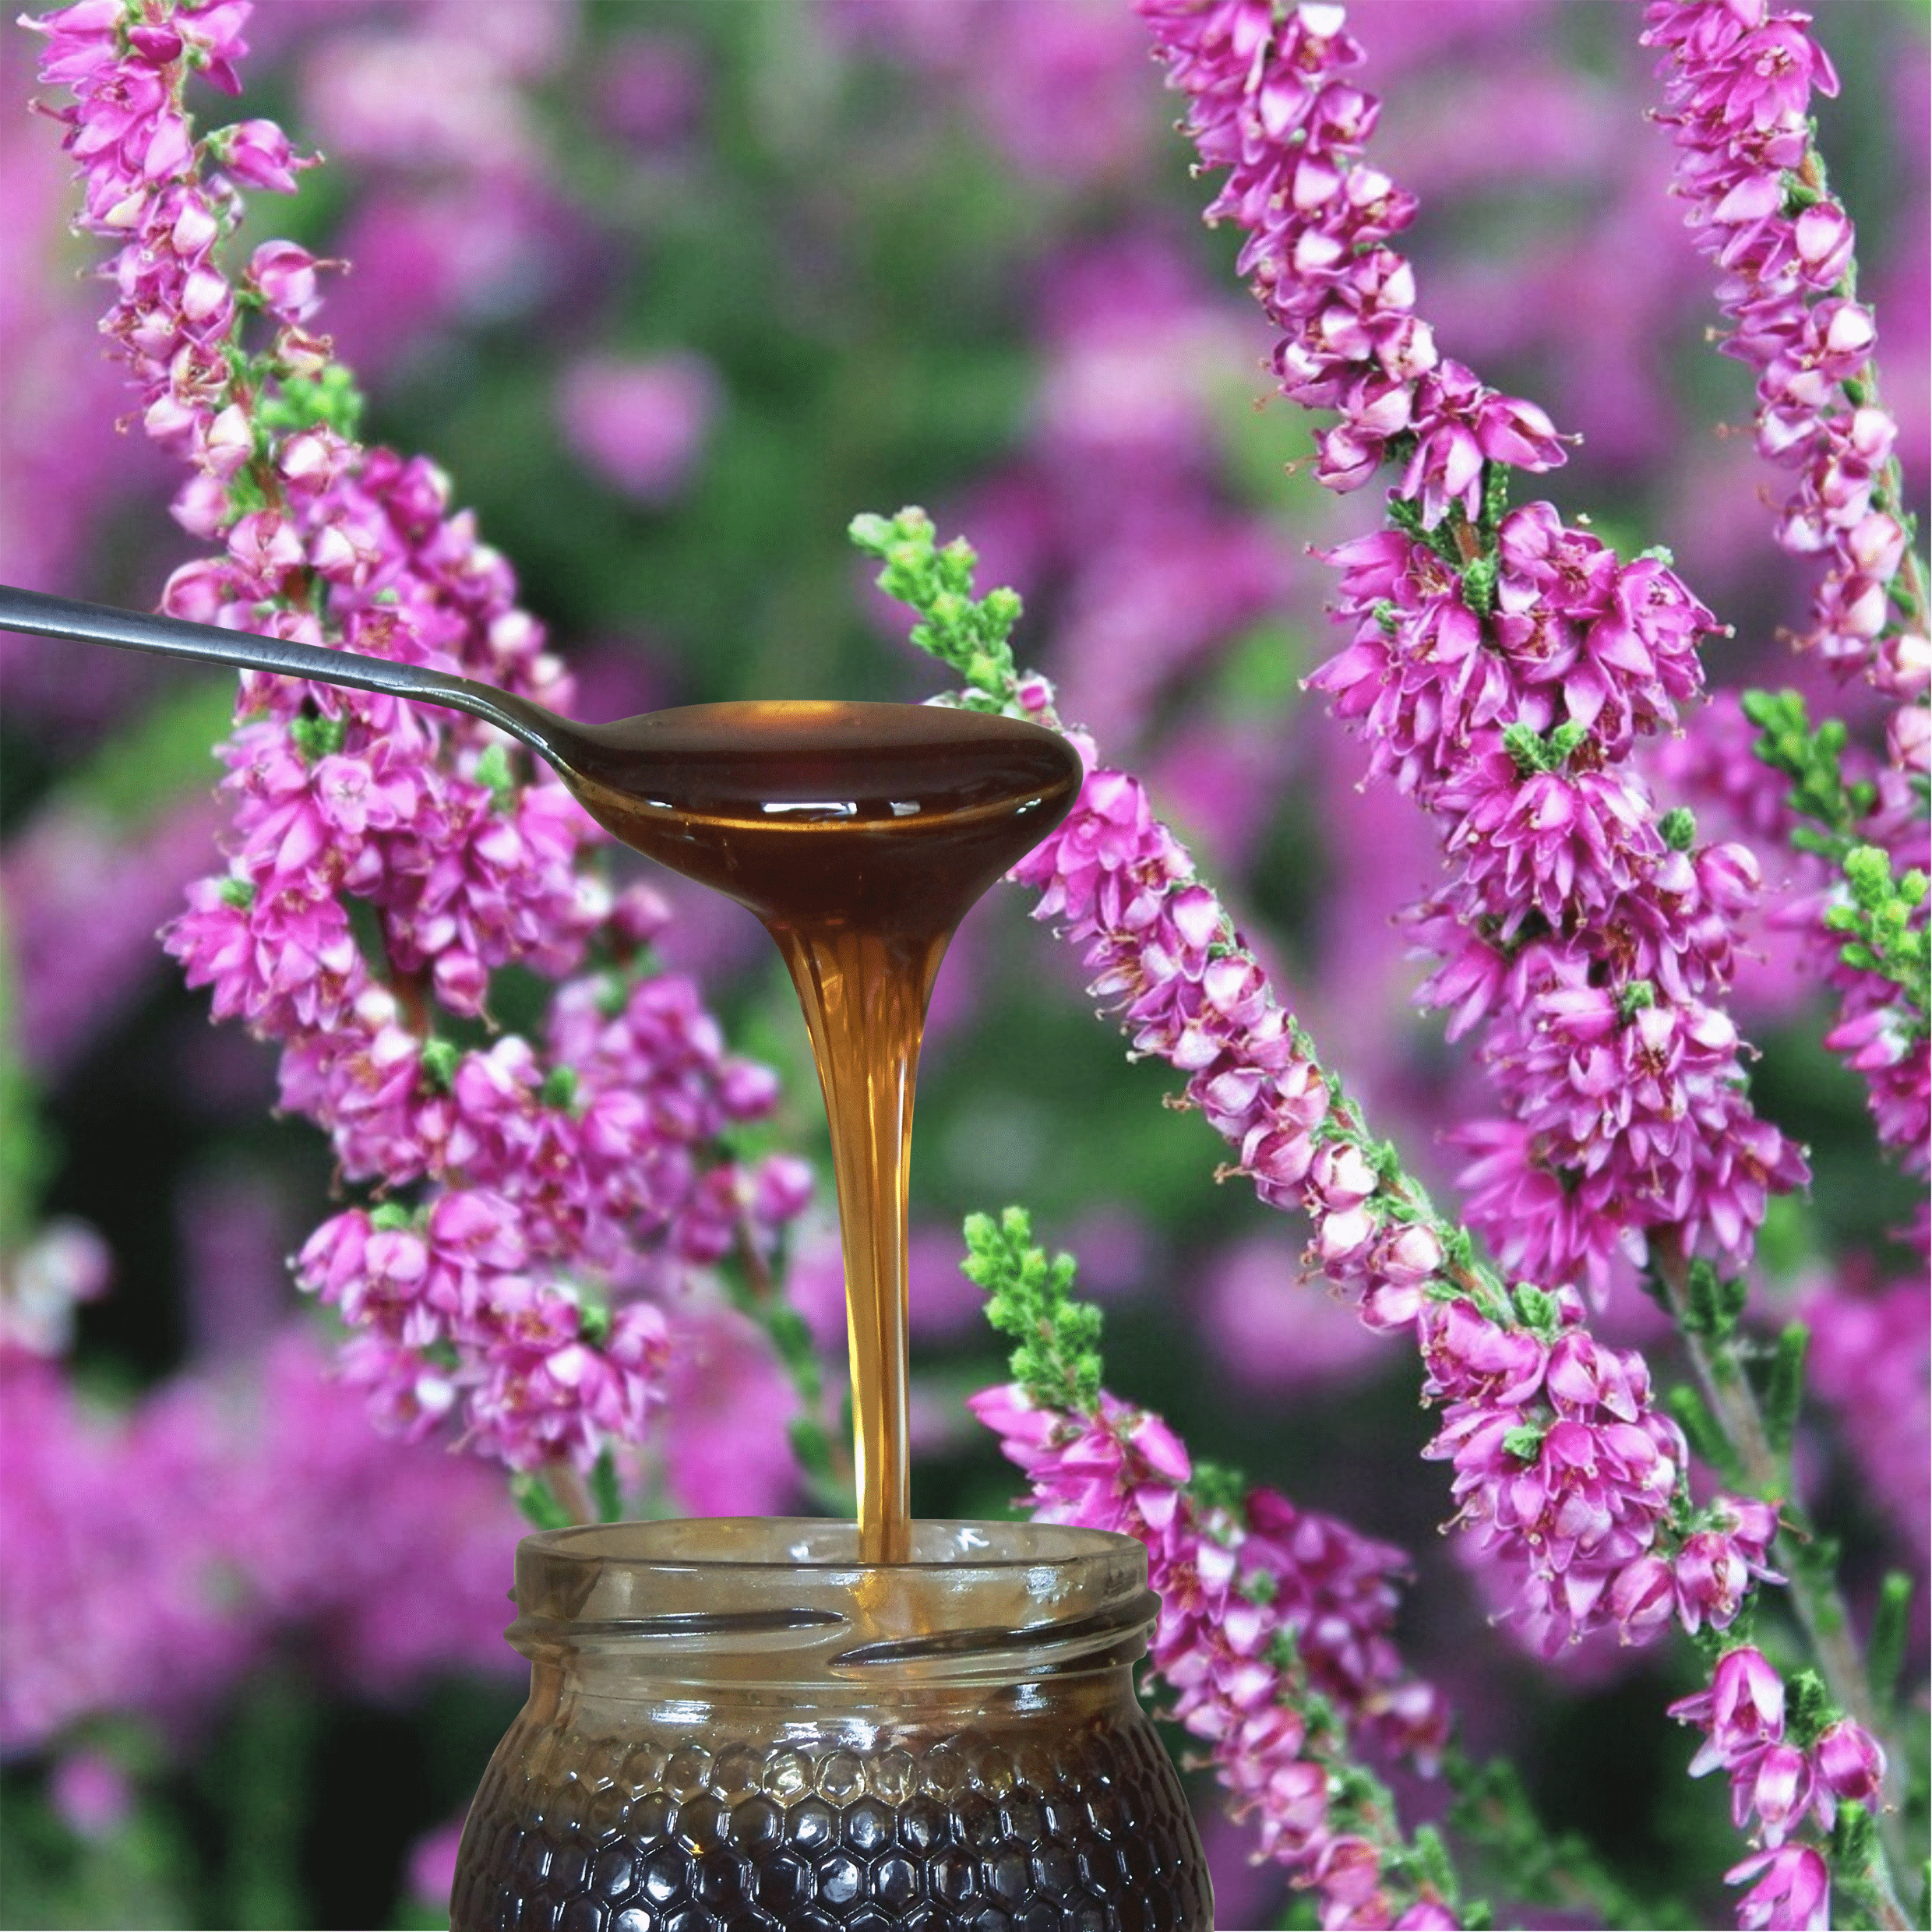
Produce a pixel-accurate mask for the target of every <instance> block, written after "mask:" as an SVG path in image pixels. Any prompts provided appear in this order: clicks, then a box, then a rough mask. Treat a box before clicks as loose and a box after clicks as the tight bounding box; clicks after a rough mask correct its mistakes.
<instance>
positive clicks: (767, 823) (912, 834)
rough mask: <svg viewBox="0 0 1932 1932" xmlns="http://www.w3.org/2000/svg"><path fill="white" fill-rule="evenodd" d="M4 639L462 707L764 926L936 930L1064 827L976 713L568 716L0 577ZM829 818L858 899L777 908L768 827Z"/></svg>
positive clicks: (1071, 772) (1051, 743)
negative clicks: (852, 922) (913, 902)
mask: <svg viewBox="0 0 1932 1932" xmlns="http://www.w3.org/2000/svg"><path fill="white" fill-rule="evenodd" d="M0 630H17V631H25V632H27V633H30V634H33V635H36V636H44V637H58V638H62V639H65V640H68V641H69V642H72V643H84V644H112V645H115V646H116V647H118V648H119V649H122V650H144V651H149V652H151V653H153V654H157V655H159V656H161V657H165V658H197V659H199V660H201V661H203V662H204V663H209V664H223V665H233V666H234V667H235V668H237V669H239V670H243V671H266V672H271V673H273V674H277V675H281V676H285V677H294V678H307V679H313V680H314V681H315V682H317V683H320V684H338V685H347V686H350V687H351V689H355V690H361V691H375V692H379V693H382V694H383V696H386V697H398V698H409V699H415V700H421V701H422V702H424V703H430V704H441V705H446V706H448V707H450V709H451V710H457V711H467V712H468V713H469V714H471V716H472V717H479V718H481V719H482V720H483V721H485V723H486V724H494V725H495V726H496V727H497V728H498V729H499V730H500V731H504V732H508V733H509V735H510V736H511V737H513V738H514V739H517V740H518V741H519V742H521V743H523V744H524V745H527V746H529V748H530V749H531V750H532V751H533V752H534V753H536V754H537V756H538V757H540V758H541V759H543V760H545V762H546V763H548V764H549V765H551V766H552V767H553V768H554V769H555V771H556V773H557V774H558V776H559V777H561V778H562V781H563V782H564V784H566V786H567V787H568V788H569V790H570V791H571V792H572V794H573V795H574V796H575V797H576V799H577V801H578V802H579V803H580V804H581V805H582V806H583V807H584V809H586V810H587V811H588V812H589V813H590V814H591V816H592V817H593V818H594V819H596V820H598V822H599V823H601V824H602V825H603V826H605V828H606V829H607V830H610V831H612V832H613V833H615V834H616V836H617V837H619V838H620V839H622V841H624V842H625V843H626V844H629V845H632V846H634V847H636V848H637V850H639V851H643V852H646V853H647V854H649V855H650V857H652V858H656V859H658V860H659V861H660V862H661V863H663V864H665V865H667V866H670V867H671V868H672V869H673V870H675V871H678V872H682V873H685V874H686V876H689V877H691V878H693V879H696V880H700V881H701V882H702V883H704V884H707V885H710V886H714V887H716V888H717V890H720V891H722V892H724V893H725V894H728V896H729V897H732V898H735V899H736V900H737V901H739V904H742V905H746V906H749V908H751V910H752V911H754V912H756V914H757V915H758V916H759V917H760V918H761V919H764V920H766V921H767V924H769V923H770V919H771V918H772V917H773V916H774V915H775V914H776V913H777V912H778V911H780V909H781V908H783V909H784V915H785V917H786V918H788V920H789V919H792V918H795V917H797V916H799V915H801V914H809V915H812V916H815V917H816V916H822V915H827V914H830V913H832V912H834V911H838V910H840V909H841V908H843V911H844V913H845V914H846V915H849V916H851V917H863V918H865V919H866V920H868V921H869V922H872V923H874V924H876V923H878V922H880V921H883V922H886V923H887V924H893V923H895V922H896V915H891V914H890V911H889V909H888V904H887V902H888V901H890V900H891V899H893V898H895V897H898V896H901V895H904V894H909V895H911V897H914V898H916V899H918V900H919V901H921V902H922V904H923V903H924V901H926V900H927V899H929V898H930V897H932V895H933V893H934V892H935V891H936V890H938V889H939V888H940V886H941V885H942V884H943V886H944V888H945V896H946V897H947V901H948V903H949V904H950V903H951V902H952V901H955V900H956V901H957V904H956V905H955V906H954V909H953V910H952V911H951V912H950V918H948V919H947V922H946V923H945V929H946V930H947V931H949V932H950V929H951V921H952V920H954V919H957V918H958V917H959V916H961V915H963V914H964V911H965V908H966V907H967V906H968V905H969V904H971V902H972V901H973V900H974V899H975V898H977V897H978V896H979V894H980V893H982V891H984V890H985V887H987V886H988V885H989V884H990V883H992V880H993V879H994V878H995V877H996V876H997V875H998V873H999V872H1000V871H1002V870H1003V869H1005V867H1006V866H1009V865H1010V864H1012V863H1013V862H1014V861H1015V860H1017V858H1019V857H1020V856H1021V855H1022V854H1023V853H1024V852H1025V851H1028V849H1029V848H1031V846H1033V845H1034V844H1037V843H1038V841H1039V840H1040V839H1042V838H1043V837H1045V835H1046V834H1047V833H1048V832H1049V830H1051V829H1052V827H1053V826H1054V825H1055V824H1056V823H1058V822H1059V820H1060V818H1061V817H1062V816H1063V815H1064V814H1065V813H1066V809H1067V808H1068V806H1070V805H1071V803H1072V802H1073V799H1074V795H1075V793H1076V792H1077V791H1078V790H1079V788H1080V778H1081V767H1080V760H1079V756H1078V755H1077V753H1075V752H1074V750H1073V749H1072V747H1071V746H1069V745H1068V743H1067V742H1066V740H1065V739H1063V738H1061V737H1060V736H1059V735H1058V734H1057V733H1056V732H1049V731H1047V730H1045V729H1044V728H1042V727H1041V726H1039V725H1037V724H1029V723H1025V722H1023V721H1021V720H1018V719H1016V718H1010V717H999V716H996V715H993V714H987V713H984V712H978V711H971V710H955V709H952V708H950V707H935V706H932V705H925V704H851V703H818V702H813V701H806V700H755V701H751V702H741V703H729V704H701V705H688V706H684V707H677V708H673V709H672V710H661V711H647V712H644V713H642V714H640V715H639V716H637V717H626V718H619V719H617V720H615V721H614V722H612V723H611V724H578V723H576V722H575V721H573V720H571V719H569V718H567V717H559V715H558V714H556V713H555V711H552V710H548V709H546V708H545V707H544V706H543V705H541V704H537V703H533V702H532V701H531V700H530V699H528V698H525V697H519V696H516V695H515V694H514V693H512V692H509V691H504V690H499V689H498V688H497V687H496V686H495V685H491V684H483V683H479V682H478V681H477V680H476V679H472V678H464V677H459V676H457V675H456V674H455V673H454V672H447V671H434V670H430V669H428V668H426V667H425V666H423V665H411V664H397V663H395V662H393V661H391V660H390V659H388V658H375V657H370V656H368V655H366V654H364V653H362V652H361V651H352V650H329V649H325V648H323V647H321V646H319V645H316V644H304V643H292V642H291V641H290V640H287V639H286V638H280V637H266V636H261V635H260V634H259V633H256V632H253V631H239V630H228V629H223V628H221V627H220V626H216V625H213V624H197V623H192V622H189V621H188V620H187V619H182V618H177V617H158V616H153V615H148V614H146V613H144V612H136V611H126V610H121V609H118V608H114V607H112V606H110V605H99V604H82V603H77V602H76V601H72V599H70V598H61V597H51V596H49V595H48V594H45V593H44V592H42V591H23V590H16V589H13V588H12V587H9V586H6V585H0ZM961 813H964V814H966V815H967V817H968V818H969V819H971V820H974V821H975V822H978V821H980V820H984V821H985V823H984V824H983V827H982V830H981V831H980V832H978V833H975V834H971V836H970V837H969V836H968V834H966V833H965V832H964V831H963V830H961V829H960V828H961V827H962V826H963V825H964V823H965V821H964V820H961V818H960V817H959V815H960V814H961ZM942 823H944V824H946V825H947V826H950V827H953V828H954V830H953V833H952V834H951V835H950V836H951V837H952V838H953V843H952V844H949V845H948V846H947V853H948V857H947V860H946V862H945V865H944V867H943V872H942V873H937V874H936V873H934V871H933V865H932V858H933V855H935V854H936V851H937V849H938V848H936V846H935V845H934V844H933V837H934V836H936V835H937V833H938V828H939V827H940V825H941V824H942ZM835 824H842V825H844V827H846V829H847V830H848V833H855V834H860V835H861V836H860V838H859V840H858V842H857V843H854V842H853V841H851V839H849V838H848V840H847V841H845V842H844V844H841V848H840V851H841V854H842V855H844V856H843V857H842V858H841V861H840V864H841V866H842V867H844V866H847V862H848V861H849V869H850V870H851V880H850V893H851V895H856V896H855V897H850V898H849V903H848V897H847V896H844V895H841V894H837V893H834V891H833V889H832V887H831V886H830V884H829V883H821V885H820V887H819V888H818V890H820V893H821V894H829V895H830V896H829V897H821V898H820V900H819V901H816V902H814V903H813V904H812V905H810V906H809V907H806V906H804V905H799V904H791V901H793V900H794V899H795V897H796V895H797V893H798V890H799V887H800V883H801V880H800V876H799V874H798V872H797V866H798V863H799V855H800V852H801V851H802V847H801V845H800V844H799V841H798V840H796V839H792V838H785V839H781V840H778V841H776V842H774V837H773V835H774V834H777V833H780V832H783V831H784V830H786V829H787V828H788V827H789V828H792V829H794V830H799V831H806V830H814V829H817V830H830V828H831V827H833V826H834V825H835ZM962 840H963V841H964V843H963V844H962V843H961V841H962ZM982 846H983V848H984V849H983V851H981V850H979V849H978V848H979V847H982ZM888 848H889V850H890V857H888V855H887V853H888ZM861 851H863V853H864V855H865V858H866V863H865V864H863V865H861V864H860V863H859V858H860V854H861ZM969 852H970V856H969ZM861 902H863V904H864V907H865V908H866V909H865V910H863V911H862V908H861ZM933 916H934V917H937V916H938V915H937V914H936V913H935V914H933Z"/></svg>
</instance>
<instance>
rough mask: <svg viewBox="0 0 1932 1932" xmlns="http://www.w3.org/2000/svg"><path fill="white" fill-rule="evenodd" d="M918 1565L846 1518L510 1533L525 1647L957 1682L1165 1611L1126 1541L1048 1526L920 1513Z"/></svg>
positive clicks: (1143, 1623)
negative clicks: (875, 1554)
mask: <svg viewBox="0 0 1932 1932" xmlns="http://www.w3.org/2000/svg"><path fill="white" fill-rule="evenodd" d="M911 1531H912V1533H911V1560H910V1561H908V1562H906V1563H903V1564H869V1563H864V1562H862V1561H860V1560H859V1558H858V1534H857V1530H856V1527H855V1525H853V1524H852V1523H851V1522H850V1521H840V1520H838V1519H835V1518H808V1517H714V1518H693V1519H686V1520H682V1521H659V1522H629V1523H606V1524H591V1525H582V1526H580V1527H577V1528H569V1529H561V1530H545V1531H541V1532H537V1533H535V1534H534V1535H528V1536H526V1537H525V1538H524V1539H523V1540H522V1542H520V1543H519V1544H518V1546H517V1550H516V1591H515V1592H514V1598H515V1602H516V1608H517V1611H518V1616H517V1620H516V1624H514V1625H513V1627H512V1628H511V1630H510V1632H509V1636H510V1641H512V1642H513V1644H515V1645H516V1647H517V1648H519V1649H520V1650H522V1651H524V1652H525V1654H526V1655H530V1656H532V1657H533V1658H534V1657H537V1656H538V1655H552V1656H555V1655H575V1656H576V1657H578V1658H580V1659H582V1658H586V1657H589V1656H592V1655H601V1656H608V1657H615V1656H618V1655H630V1656H634V1657H639V1658H641V1657H643V1655H647V1654H648V1655H650V1657H651V1658H652V1659H654V1660H655V1661H656V1662H657V1664H658V1666H661V1667H665V1668H668V1667H671V1666H672V1664H673V1663H674V1662H675V1660H677V1659H684V1660H686V1661H687V1662H691V1663H693V1664H695V1663H696V1662H698V1660H699V1659H704V1660H706V1667H707V1668H711V1667H716V1666H720V1665H721V1664H722V1663H723V1662H724V1660H725V1659H728V1658H730V1657H733V1656H739V1657H742V1659H745V1660H746V1662H747V1663H749V1662H750V1660H752V1659H754V1658H757V1659H763V1660H765V1661H766V1662H774V1661H775V1660H776V1659H778V1658H780V1657H783V1658H784V1659H786V1660H787V1668H788V1669H790V1670H792V1671H805V1672H806V1673H807V1674H813V1673H816V1672H817V1671H823V1673H827V1674H828V1675H829V1676H832V1677H834V1678H844V1677H848V1676H852V1675H854V1674H858V1675H862V1676H872V1675H876V1673H878V1671H880V1669H890V1670H892V1671H894V1672H897V1673H900V1674H901V1675H904V1673H907V1672H908V1671H910V1672H912V1673H916V1674H918V1675H919V1676H932V1677H942V1676H943V1677H948V1678H950V1677H954V1676H961V1675H965V1674H978V1673H983V1672H985V1671H987V1670H989V1669H991V1670H995V1671H997V1672H999V1673H1008V1672H1010V1671H1011V1670H1012V1669H1014V1668H1015V1667H1016V1666H1017V1665H1018V1664H1019V1663H1020V1662H1021V1659H1022V1657H1023V1656H1024V1659H1025V1660H1026V1674H1037V1673H1040V1672H1042V1671H1047V1672H1051V1671H1055V1670H1058V1669H1069V1668H1084V1667H1091V1666H1096V1665H1098V1664H1100V1663H1101V1662H1102V1661H1103V1660H1104V1661H1105V1662H1109V1663H1112V1662H1120V1661H1123V1660H1124V1659H1128V1658H1130V1657H1131V1656H1137V1655H1141V1652H1142V1651H1143V1649H1144V1645H1145V1641H1146V1637H1147V1634H1148V1631H1150V1630H1151V1627H1152V1624H1153V1620H1154V1617H1155V1613H1156V1612H1157V1611H1158V1599H1156V1598H1155V1595H1153V1593H1152V1592H1151V1591H1150V1590H1149V1589H1148V1564H1147V1551H1146V1549H1145V1548H1144V1546H1142V1545H1141V1543H1140V1542H1137V1540H1136V1539H1134V1538H1133V1537H1130V1536H1125V1535H1118V1534H1116V1533H1115V1532H1111V1531H1105V1530H1096V1529H1089V1528H1084V1527H1082V1526H1079V1525H1070V1524H1059V1523H1032V1522H998V1521H920V1522H915V1524H913V1525H912V1526H911Z"/></svg>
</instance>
